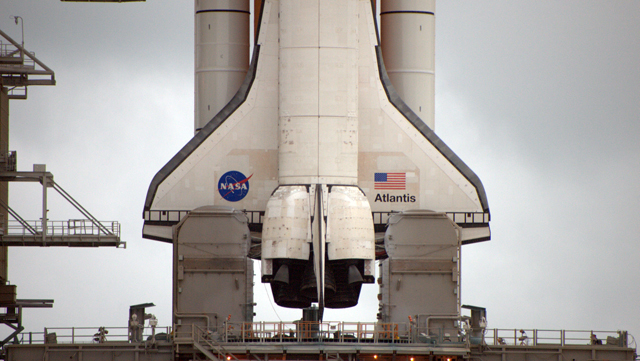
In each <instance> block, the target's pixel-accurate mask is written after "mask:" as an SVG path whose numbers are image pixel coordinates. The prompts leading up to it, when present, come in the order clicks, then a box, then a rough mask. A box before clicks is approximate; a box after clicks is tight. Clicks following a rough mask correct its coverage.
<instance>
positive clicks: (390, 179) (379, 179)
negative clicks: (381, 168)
mask: <svg viewBox="0 0 640 361" xmlns="http://www.w3.org/2000/svg"><path fill="white" fill-rule="evenodd" d="M373 181H374V186H373V189H392V190H393V189H395V190H404V189H406V188H407V174H406V173H376V174H375V175H374V179H373Z"/></svg>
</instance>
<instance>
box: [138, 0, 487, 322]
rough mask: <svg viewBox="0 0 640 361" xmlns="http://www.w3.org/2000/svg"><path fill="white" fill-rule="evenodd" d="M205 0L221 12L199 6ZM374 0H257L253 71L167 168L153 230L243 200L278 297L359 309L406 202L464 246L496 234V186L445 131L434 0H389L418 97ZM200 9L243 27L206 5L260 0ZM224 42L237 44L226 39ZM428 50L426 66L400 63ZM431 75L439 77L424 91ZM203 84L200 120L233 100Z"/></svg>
mask: <svg viewBox="0 0 640 361" xmlns="http://www.w3.org/2000/svg"><path fill="white" fill-rule="evenodd" d="M205 3H206V4H207V6H209V7H211V9H212V10H211V11H208V12H207V11H205V10H206V9H204V8H202V7H199V6H201V5H203V4H205ZM231 3H233V6H231V5H229V4H231ZM241 3H242V4H244V5H242V4H241ZM374 3H375V2H373V1H371V0H339V1H338V0H280V1H278V0H264V1H257V4H260V5H259V6H256V10H257V9H260V12H259V18H258V21H257V22H256V23H257V24H258V28H257V30H256V32H255V34H256V36H255V39H256V41H255V44H254V48H253V55H252V58H251V64H250V66H249V69H248V71H247V74H246V77H245V78H244V81H243V83H242V84H241V85H240V87H239V89H238V91H237V93H235V95H234V96H233V98H232V99H231V100H230V101H229V102H228V103H226V105H225V106H224V107H223V108H222V109H221V110H220V111H219V112H218V113H217V114H215V116H213V118H212V119H210V120H209V121H201V128H200V130H199V131H197V133H196V135H195V136H194V137H193V139H191V141H189V142H188V143H187V145H185V146H184V148H183V149H182V150H180V152H178V154H176V155H175V156H174V157H173V158H172V159H171V160H170V161H169V162H168V163H167V164H166V165H165V166H164V167H163V168H162V169H161V170H160V171H159V172H158V173H157V174H156V176H155V177H154V178H153V180H152V182H151V185H150V186H149V190H148V193H147V198H146V201H145V206H144V214H143V216H144V221H145V222H144V228H143V236H144V237H146V238H150V239H155V240H160V241H165V242H174V243H175V242H176V240H175V237H174V233H173V230H172V227H173V226H175V225H176V224H177V223H178V222H179V221H180V220H181V219H183V218H184V217H185V216H186V215H187V214H189V212H191V211H192V210H194V209H197V208H199V207H202V206H226V207H232V208H233V209H235V210H236V211H241V212H243V213H244V214H245V215H246V217H247V219H248V224H247V227H248V229H249V230H250V232H251V233H250V234H251V247H249V251H248V254H247V256H248V257H252V258H254V259H260V260H261V261H262V264H261V269H262V281H263V282H268V283H270V284H271V289H272V292H273V294H274V299H275V300H276V303H278V304H279V305H281V306H285V307H294V308H304V307H308V306H309V305H310V304H311V303H318V307H319V313H320V315H322V309H323V308H324V307H325V306H326V307H330V308H343V307H351V306H354V305H356V304H357V303H358V298H359V293H360V289H361V287H362V285H363V284H364V283H371V282H373V281H374V261H375V260H376V259H380V258H384V257H386V253H385V251H384V248H383V247H382V243H381V242H380V241H381V240H382V239H383V238H384V232H385V230H386V227H387V221H388V220H389V217H390V216H391V215H393V214H394V213H397V212H402V211H407V210H415V209H429V210H432V211H434V212H436V213H438V214H440V215H443V216H445V217H447V218H449V220H450V221H451V222H452V224H453V225H454V226H455V230H456V231H455V232H457V233H456V234H457V236H456V237H457V238H456V239H458V240H459V241H460V243H461V244H465V243H473V242H479V241H483V240H488V239H489V238H490V231H489V206H488V203H487V199H486V195H485V192H484V188H483V186H482V183H481V182H480V180H479V179H478V177H477V176H476V175H475V174H474V173H473V171H471V169H469V168H468V167H467V166H466V165H465V164H464V163H463V162H462V161H461V160H460V159H459V158H458V157H457V156H456V155H455V154H454V153H453V152H452V151H451V150H450V149H449V148H448V147H447V146H446V145H445V144H444V142H442V140H440V139H439V138H438V137H437V135H436V134H435V133H434V132H433V130H432V126H433V121H432V119H433V99H432V98H433V92H432V91H429V90H428V89H430V88H432V84H431V83H432V79H433V60H432V58H433V49H432V48H433V39H431V40H430V42H429V43H428V44H427V46H426V48H425V47H424V46H423V45H422V44H420V43H421V42H422V40H420V39H423V38H430V37H433V19H432V18H433V11H432V10H433V9H432V6H433V2H430V1H425V2H422V1H409V0H383V1H382V6H381V9H382V12H383V13H382V14H381V17H382V18H383V22H384V24H389V25H388V29H386V30H385V29H383V36H384V37H387V38H386V39H385V40H384V41H385V44H395V43H396V42H399V43H398V44H404V45H402V46H399V47H395V48H394V47H393V46H391V45H390V46H391V48H390V50H387V53H388V52H389V51H391V53H395V52H400V53H399V54H394V55H395V56H396V57H397V58H398V59H395V60H394V59H390V63H392V66H393V72H394V73H393V74H394V75H393V79H392V80H393V82H394V84H397V86H398V88H399V89H401V93H402V94H403V97H407V99H412V100H411V101H410V104H409V106H407V104H405V102H404V101H403V100H402V98H401V96H399V95H398V92H396V90H395V88H394V86H393V85H392V81H391V80H390V79H389V77H388V76H387V72H386V70H385V66H384V63H383V52H382V51H381V49H380V47H379V39H378V31H377V25H376V16H375V15H374V13H375V11H374V9H375V6H374ZM197 4H198V5H197V6H196V9H197V11H199V13H198V14H199V15H197V16H200V18H199V19H200V20H197V31H200V32H207V31H210V30H209V29H216V31H234V30H233V29H235V27H234V26H235V25H234V26H231V25H229V26H215V25H214V24H209V23H207V22H208V21H210V20H211V21H213V20H214V17H213V16H212V17H206V16H202V15H203V14H207V13H209V12H210V13H215V14H216V16H215V19H216V20H215V21H222V22H221V24H231V23H230V22H225V21H227V20H228V19H231V18H232V17H233V16H235V17H240V18H242V17H243V16H244V14H245V13H246V11H245V10H244V9H246V4H248V3H244V2H242V1H237V2H235V1H234V2H229V1H211V2H204V1H203V2H197ZM425 4H426V5H425ZM425 6H426V8H425ZM430 6H431V8H430ZM430 9H431V10H430ZM225 14H227V15H228V19H227V20H221V19H222V18H224V16H225ZM242 23H243V24H246V23H248V22H246V21H245V20H244V18H243V20H242ZM243 26H245V25H243ZM243 31H244V30H243ZM425 34H426V35H425ZM208 36H209V35H206V34H205V35H200V36H197V38H198V39H207V38H208ZM214 38H216V39H229V40H228V41H229V42H231V41H232V40H231V39H232V36H230V35H225V34H219V35H218V36H215V37H214ZM394 38H397V39H394ZM416 38H417V39H418V40H416ZM413 43H416V44H418V45H416V46H418V47H419V49H418V51H417V52H416V50H415V49H413V50H411V49H412V47H413V45H411V44H413ZM216 49H217V50H219V52H217V53H216V55H215V56H217V57H220V58H221V59H222V58H225V59H226V57H227V56H230V54H227V50H228V52H230V53H231V52H233V51H234V50H233V49H236V48H234V47H231V46H229V47H225V46H218V47H216ZM225 49H227V50H225ZM429 49H430V50H429ZM406 52H408V53H406ZM412 52H415V54H414V53H412ZM423 53H424V54H426V55H425V56H427V58H428V59H427V60H426V61H423V62H410V61H409V62H403V61H398V60H402V57H404V56H409V57H416V56H422V54H423ZM211 56H213V55H211ZM429 59H431V60H429ZM385 60H386V58H385ZM211 61H212V62H213V60H211ZM414 68H415V69H414ZM412 74H413V75H412ZM414 75H415V76H414ZM425 77H426V78H428V79H429V78H430V79H431V80H430V81H431V83H430V84H431V85H429V84H428V85H427V86H426V88H425V89H427V90H420V89H423V88H424V87H423V86H422V85H420V84H421V83H422V82H423V81H424V79H423V78H425ZM227 84H230V82H226V81H223V82H222V86H223V87H226V86H227ZM421 87H422V88H421ZM198 89H199V90H198V93H199V94H198V95H197V99H198V100H197V102H198V104H199V105H198V109H200V110H199V115H200V117H202V116H204V115H203V114H207V113H206V111H209V108H206V111H205V108H203V104H205V103H207V102H210V103H211V104H213V103H215V102H217V101H218V100H219V99H217V97H219V96H222V95H218V93H217V92H213V91H212V92H211V93H207V94H201V93H202V92H206V91H207V90H206V89H212V88H211V87H208V86H202V87H199V88H198ZM227 89H228V88H227ZM416 92H420V93H423V92H426V95H422V96H415V94H414V93H416ZM210 98H216V99H210ZM410 106H411V107H412V108H414V109H413V110H412V108H410ZM422 116H424V117H425V119H427V120H426V124H425V122H424V121H423V120H421V117H422ZM196 122H198V120H196ZM196 128H198V126H196ZM376 239H378V240H379V241H378V243H377V244H376ZM376 246H377V248H376ZM390 256H391V255H390ZM320 317H321V316H320Z"/></svg>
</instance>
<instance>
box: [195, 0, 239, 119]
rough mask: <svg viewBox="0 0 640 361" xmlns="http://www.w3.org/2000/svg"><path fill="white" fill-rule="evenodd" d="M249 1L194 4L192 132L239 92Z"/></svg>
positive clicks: (202, 0) (208, 0) (213, 0)
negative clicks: (193, 128) (193, 112)
mask: <svg viewBox="0 0 640 361" xmlns="http://www.w3.org/2000/svg"><path fill="white" fill-rule="evenodd" d="M250 15H251V14H250V12H249V0H233V1H225V0H196V2H195V28H196V29H195V108H194V109H195V117H194V119H195V125H194V126H195V131H196V132H197V131H199V130H200V129H201V128H202V127H204V126H205V124H207V123H208V122H209V121H210V120H211V118H213V117H214V116H215V115H216V114H218V112H219V111H220V109H222V108H223V107H224V106H225V105H226V104H227V103H228V102H229V100H231V98H232V97H233V96H234V95H235V93H236V92H237V91H238V88H240V85H241V84H242V82H243V80H244V78H245V77H246V75H247V71H248V70H249V17H250Z"/></svg>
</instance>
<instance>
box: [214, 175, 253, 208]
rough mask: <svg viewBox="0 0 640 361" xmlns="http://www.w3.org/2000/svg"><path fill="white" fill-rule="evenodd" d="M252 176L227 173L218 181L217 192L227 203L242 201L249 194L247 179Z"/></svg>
mask: <svg viewBox="0 0 640 361" xmlns="http://www.w3.org/2000/svg"><path fill="white" fill-rule="evenodd" d="M252 176H253V174H252V175H250V176H248V177H245V176H244V174H242V173H240V172H238V171H235V170H232V171H229V172H227V173H225V174H223V175H222V177H220V179H219V180H218V192H220V195H221V196H222V198H224V199H225V200H227V201H229V202H237V201H239V200H242V199H243V198H244V197H246V196H247V193H249V178H251V177H252Z"/></svg>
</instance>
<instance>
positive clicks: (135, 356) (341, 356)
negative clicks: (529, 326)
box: [5, 322, 635, 361]
mask: <svg viewBox="0 0 640 361" xmlns="http://www.w3.org/2000/svg"><path fill="white" fill-rule="evenodd" d="M97 329H98V328H51V329H46V330H45V332H40V333H26V332H25V333H22V334H21V335H20V336H19V338H20V342H21V343H20V344H18V345H8V346H7V348H6V349H7V355H5V359H6V360H10V361H17V360H21V361H22V360H26V361H29V360H49V361H54V360H85V361H93V360H103V359H104V360H107V359H108V360H213V361H218V360H225V359H226V360H228V361H231V360H232V359H233V360H237V361H238V360H256V361H267V360H344V361H355V360H367V361H369V360H371V361H373V360H376V361H377V360H393V361H395V360H397V361H423V360H462V359H472V358H482V359H483V360H507V359H508V360H521V359H522V360H524V359H526V358H527V357H542V358H544V359H553V358H556V357H557V359H558V360H572V359H575V360H634V358H635V349H634V348H630V347H629V345H628V343H627V334H626V332H624V331H616V332H612V331H576V330H520V329H487V330H486V332H485V334H484V336H483V337H482V338H481V339H474V337H471V336H470V335H465V334H464V332H462V333H457V332H456V333H453V334H450V333H448V332H441V333H440V334H438V335H434V334H433V333H431V334H430V335H429V336H427V333H425V332H424V331H425V330H421V329H419V328H417V327H413V326H412V325H411V324H410V323H407V324H404V325H400V324H395V325H386V324H381V323H365V322H353V323H350V322H315V323H314V322H254V323H225V325H224V328H222V330H221V332H220V333H218V332H212V331H211V329H209V330H205V329H203V328H200V327H197V326H193V327H192V328H191V332H182V333H180V334H177V333H173V332H171V329H170V328H168V327H166V328H156V332H157V333H155V336H156V339H155V340H154V339H153V336H152V335H153V331H152V329H151V328H150V327H147V328H145V329H144V331H145V332H144V334H143V337H142V340H144V341H140V342H134V341H129V340H128V338H129V337H130V336H129V335H127V328H126V327H113V328H105V329H106V330H107V331H111V333H110V334H109V335H107V336H106V337H104V338H103V339H100V338H97V337H96V335H97V334H94V333H93V332H94V331H95V330H97ZM225 330H226V331H225ZM452 331H453V330H452ZM45 335H46V336H45ZM167 335H170V336H169V337H168V338H169V340H167Z"/></svg>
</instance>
